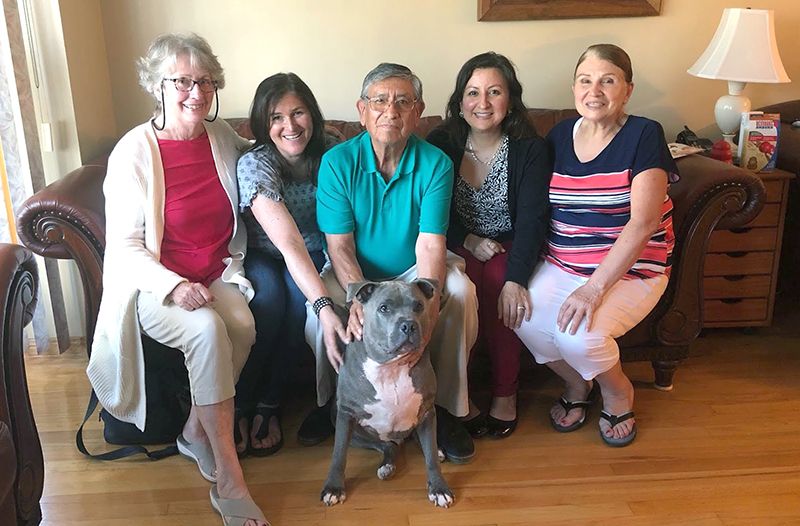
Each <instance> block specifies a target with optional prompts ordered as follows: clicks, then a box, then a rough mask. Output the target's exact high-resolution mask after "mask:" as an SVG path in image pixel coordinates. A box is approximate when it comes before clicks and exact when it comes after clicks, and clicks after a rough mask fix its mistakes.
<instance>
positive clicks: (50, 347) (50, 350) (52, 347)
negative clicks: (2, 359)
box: [25, 336, 86, 356]
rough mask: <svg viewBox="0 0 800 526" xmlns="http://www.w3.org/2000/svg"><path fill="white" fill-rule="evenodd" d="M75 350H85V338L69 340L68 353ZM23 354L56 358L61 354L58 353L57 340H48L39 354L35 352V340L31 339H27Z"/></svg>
mask: <svg viewBox="0 0 800 526" xmlns="http://www.w3.org/2000/svg"><path fill="white" fill-rule="evenodd" d="M77 348H80V349H86V338H84V337H82V336H81V337H75V338H70V339H69V350H70V351H74V350H75V349H77ZM25 353H26V354H33V355H36V354H38V355H40V356H42V355H47V356H50V355H52V356H58V355H59V354H62V353H59V352H58V339H57V338H49V339H48V342H47V347H46V348H45V349H44V351H42V352H40V353H37V352H36V340H35V339H33V338H29V339H28V346H27V348H26V349H25Z"/></svg>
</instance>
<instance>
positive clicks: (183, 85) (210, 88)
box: [164, 77, 217, 93]
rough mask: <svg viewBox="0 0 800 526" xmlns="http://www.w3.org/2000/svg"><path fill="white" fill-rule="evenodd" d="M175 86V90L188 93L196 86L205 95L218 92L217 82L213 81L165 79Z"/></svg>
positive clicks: (186, 78) (183, 78)
mask: <svg viewBox="0 0 800 526" xmlns="http://www.w3.org/2000/svg"><path fill="white" fill-rule="evenodd" d="M164 80H168V81H170V82H172V83H173V84H175V89H176V90H178V91H183V92H184V93H188V92H190V91H192V89H194V86H195V84H197V86H198V87H199V88H200V91H202V92H203V93H211V92H214V91H217V81H216V80H211V79H200V80H194V79H190V78H189V77H178V78H174V79H164Z"/></svg>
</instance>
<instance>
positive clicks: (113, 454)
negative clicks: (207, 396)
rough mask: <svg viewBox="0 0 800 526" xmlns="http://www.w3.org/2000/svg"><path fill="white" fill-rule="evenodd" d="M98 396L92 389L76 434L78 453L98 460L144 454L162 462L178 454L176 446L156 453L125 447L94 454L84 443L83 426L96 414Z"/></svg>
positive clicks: (145, 449)
mask: <svg viewBox="0 0 800 526" xmlns="http://www.w3.org/2000/svg"><path fill="white" fill-rule="evenodd" d="M97 403H98V401H97V394H95V392H94V389H92V394H91V396H90V397H89V405H87V406H86V414H85V415H84V417H83V422H82V423H81V426H80V427H79V428H78V432H77V433H76V434H75V445H76V446H77V447H78V451H80V452H81V453H83V454H84V455H86V456H87V457H91V458H93V459H96V460H117V459H120V458H125V457H130V456H132V455H136V454H138V453H142V454H144V455H146V456H147V458H149V459H150V460H161V459H162V458H167V457H171V456H172V455H177V454H178V447H177V446H176V445H174V444H173V445H171V446H167V447H165V448H164V449H159V450H156V451H149V450H148V449H147V448H146V447H144V446H135V445H133V446H125V447H121V448H118V449H115V450H113V451H108V452H106V453H98V454H92V453H89V451H88V450H87V449H86V445H85V444H84V443H83V426H85V425H86V422H88V421H89V418H90V417H91V416H92V414H93V413H94V411H95V409H97Z"/></svg>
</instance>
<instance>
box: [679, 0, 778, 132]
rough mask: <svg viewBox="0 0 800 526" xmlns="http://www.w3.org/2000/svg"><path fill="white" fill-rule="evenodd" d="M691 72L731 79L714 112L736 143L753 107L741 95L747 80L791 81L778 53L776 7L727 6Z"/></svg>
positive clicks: (699, 75)
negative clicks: (742, 120)
mask: <svg viewBox="0 0 800 526" xmlns="http://www.w3.org/2000/svg"><path fill="white" fill-rule="evenodd" d="M688 72H689V73H690V74H691V75H694V76H695V77H701V78H704V79H717V80H727V81H728V94H727V95H723V96H722V97H720V98H719V100H717V104H716V106H715V107H714V116H715V118H716V120H717V126H719V129H720V130H721V131H722V136H723V137H724V138H725V140H726V141H728V142H730V143H731V144H733V137H734V135H736V131H737V130H738V129H739V123H740V121H741V115H742V113H743V112H745V111H750V99H748V98H747V97H746V96H745V95H742V91H743V90H744V87H745V84H746V83H748V82H769V83H775V82H790V79H789V77H788V76H787V75H786V70H785V69H784V68H783V63H781V57H780V55H779V54H778V44H777V43H776V41H775V18H774V13H773V11H772V10H771V9H750V8H747V9H742V8H726V9H725V10H724V11H723V12H722V20H720V22H719V27H717V32H716V33H714V38H712V39H711V43H710V44H708V47H707V48H706V50H705V51H704V52H703V54H702V55H701V56H700V58H699V59H697V62H695V63H694V65H693V66H692V67H691V68H689V70H688Z"/></svg>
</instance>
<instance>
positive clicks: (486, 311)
mask: <svg viewBox="0 0 800 526" xmlns="http://www.w3.org/2000/svg"><path fill="white" fill-rule="evenodd" d="M503 248H505V249H506V251H505V252H503V253H501V254H497V255H495V256H494V257H493V258H492V259H490V260H489V261H487V262H486V263H482V262H480V261H478V260H477V259H476V258H475V256H473V255H472V254H471V253H470V252H469V251H468V250H467V249H465V248H463V247H459V248H457V249H456V250H454V252H455V253H457V254H458V255H459V256H461V257H463V258H464V261H466V263H467V275H468V276H469V279H471V280H472V282H473V283H474V284H475V289H476V292H477V294H478V345H476V347H478V346H480V345H481V344H483V346H484V347H486V348H487V349H488V350H489V361H490V362H491V366H492V396H494V397H500V396H511V395H513V394H516V392H517V385H518V378H519V360H520V358H519V357H520V352H521V351H522V342H521V341H520V340H519V338H517V335H516V334H514V331H512V330H511V329H509V328H508V327H506V326H505V325H503V320H502V319H498V317H497V298H498V297H499V296H500V291H501V290H502V288H503V285H504V284H505V274H506V265H507V263H508V254H509V253H510V252H511V242H510V241H507V242H505V243H503Z"/></svg>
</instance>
